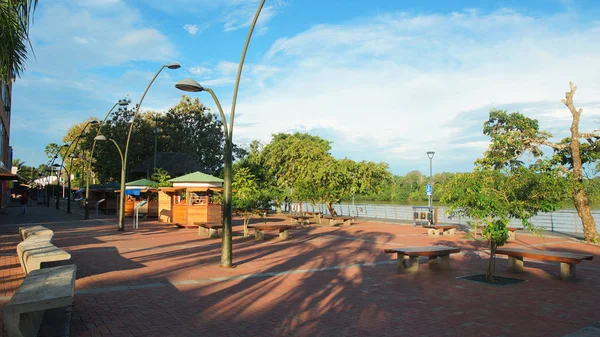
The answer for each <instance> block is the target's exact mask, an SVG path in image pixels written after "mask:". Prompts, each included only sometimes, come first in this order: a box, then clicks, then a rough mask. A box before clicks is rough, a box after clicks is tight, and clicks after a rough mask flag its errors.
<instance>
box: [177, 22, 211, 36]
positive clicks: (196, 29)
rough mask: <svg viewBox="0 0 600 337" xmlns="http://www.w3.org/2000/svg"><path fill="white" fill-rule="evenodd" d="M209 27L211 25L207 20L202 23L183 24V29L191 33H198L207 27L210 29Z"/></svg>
mask: <svg viewBox="0 0 600 337" xmlns="http://www.w3.org/2000/svg"><path fill="white" fill-rule="evenodd" d="M208 27H210V24H209V23H208V22H205V23H203V24H201V25H192V24H189V23H188V24H186V25H184V26H183V29H185V30H186V31H187V32H188V33H189V34H190V35H196V34H198V33H202V32H203V31H205V30H206V29H208Z"/></svg>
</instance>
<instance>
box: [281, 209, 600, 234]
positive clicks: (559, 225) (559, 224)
mask: <svg viewBox="0 0 600 337" xmlns="http://www.w3.org/2000/svg"><path fill="white" fill-rule="evenodd" d="M292 208H293V209H296V210H298V209H299V203H292ZM333 208H334V209H335V211H336V213H337V214H338V215H349V216H354V217H357V218H367V219H383V220H393V221H402V222H406V223H412V222H413V206H409V205H376V204H362V203H361V204H358V203H355V204H354V205H352V204H345V203H340V204H335V205H334V206H333ZM434 208H438V223H453V224H463V225H466V224H467V222H468V221H472V219H470V218H467V217H450V216H448V215H447V214H446V211H447V210H448V207H446V206H440V207H434ZM302 210H303V211H305V212H318V211H320V212H322V213H323V214H324V215H329V210H328V209H327V207H326V206H325V204H321V205H317V206H315V205H313V204H311V203H307V202H304V203H302ZM592 216H593V217H594V219H596V222H597V221H598V220H600V211H592ZM531 222H532V223H533V224H534V225H535V226H536V227H541V228H544V229H545V230H547V231H552V232H568V233H583V226H582V224H581V219H580V218H579V216H578V215H577V211H575V210H559V211H556V212H548V213H539V214H538V215H536V216H534V217H533V218H531ZM511 225H513V226H515V227H522V224H521V221H520V220H515V219H513V220H512V221H511Z"/></svg>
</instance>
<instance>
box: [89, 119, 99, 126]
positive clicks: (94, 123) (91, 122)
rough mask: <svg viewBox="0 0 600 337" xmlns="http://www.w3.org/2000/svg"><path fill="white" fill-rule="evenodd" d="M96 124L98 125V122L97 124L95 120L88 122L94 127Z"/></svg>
mask: <svg viewBox="0 0 600 337" xmlns="http://www.w3.org/2000/svg"><path fill="white" fill-rule="evenodd" d="M98 123H100V122H98V120H96V119H92V120H91V121H89V124H92V125H96V124H98Z"/></svg>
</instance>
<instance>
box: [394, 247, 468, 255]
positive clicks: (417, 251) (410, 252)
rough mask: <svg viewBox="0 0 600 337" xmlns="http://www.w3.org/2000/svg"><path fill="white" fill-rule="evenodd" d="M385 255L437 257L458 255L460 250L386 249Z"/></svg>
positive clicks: (455, 248)
mask: <svg viewBox="0 0 600 337" xmlns="http://www.w3.org/2000/svg"><path fill="white" fill-rule="evenodd" d="M384 252H385V253H386V254H392V253H400V254H403V255H408V256H437V255H446V254H454V253H459V252H460V248H458V247H449V246H424V247H406V248H388V249H385V250H384Z"/></svg>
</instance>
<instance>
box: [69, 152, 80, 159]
mask: <svg viewBox="0 0 600 337" xmlns="http://www.w3.org/2000/svg"><path fill="white" fill-rule="evenodd" d="M69 158H79V156H78V155H77V154H75V153H71V154H70V155H69Z"/></svg>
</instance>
